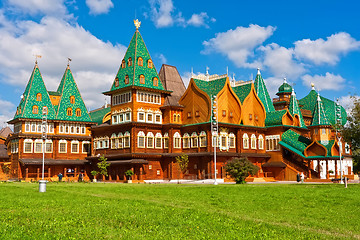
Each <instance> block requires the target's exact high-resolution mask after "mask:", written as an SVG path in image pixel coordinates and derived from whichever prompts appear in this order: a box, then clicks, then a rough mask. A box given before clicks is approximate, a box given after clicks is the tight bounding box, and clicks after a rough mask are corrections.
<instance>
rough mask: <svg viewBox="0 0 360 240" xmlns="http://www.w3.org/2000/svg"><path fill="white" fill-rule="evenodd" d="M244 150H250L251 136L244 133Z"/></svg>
mask: <svg viewBox="0 0 360 240" xmlns="http://www.w3.org/2000/svg"><path fill="white" fill-rule="evenodd" d="M243 148H244V149H248V148H249V136H248V135H247V134H246V133H244V135H243Z"/></svg>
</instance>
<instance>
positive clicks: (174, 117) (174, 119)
mask: <svg viewBox="0 0 360 240" xmlns="http://www.w3.org/2000/svg"><path fill="white" fill-rule="evenodd" d="M176 119H177V118H176V113H174V116H173V121H174V122H176Z"/></svg>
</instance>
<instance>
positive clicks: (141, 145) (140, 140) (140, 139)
mask: <svg viewBox="0 0 360 240" xmlns="http://www.w3.org/2000/svg"><path fill="white" fill-rule="evenodd" d="M144 147H145V133H144V132H143V131H140V132H139V133H138V148H144Z"/></svg>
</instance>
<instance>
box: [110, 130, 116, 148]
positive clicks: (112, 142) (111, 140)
mask: <svg viewBox="0 0 360 240" xmlns="http://www.w3.org/2000/svg"><path fill="white" fill-rule="evenodd" d="M116 140H117V136H116V133H113V134H111V138H110V146H111V149H115V148H117V145H116Z"/></svg>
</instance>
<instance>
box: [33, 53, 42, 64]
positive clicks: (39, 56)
mask: <svg viewBox="0 0 360 240" xmlns="http://www.w3.org/2000/svg"><path fill="white" fill-rule="evenodd" d="M34 56H35V64H37V60H38V58H41V55H34Z"/></svg>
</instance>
